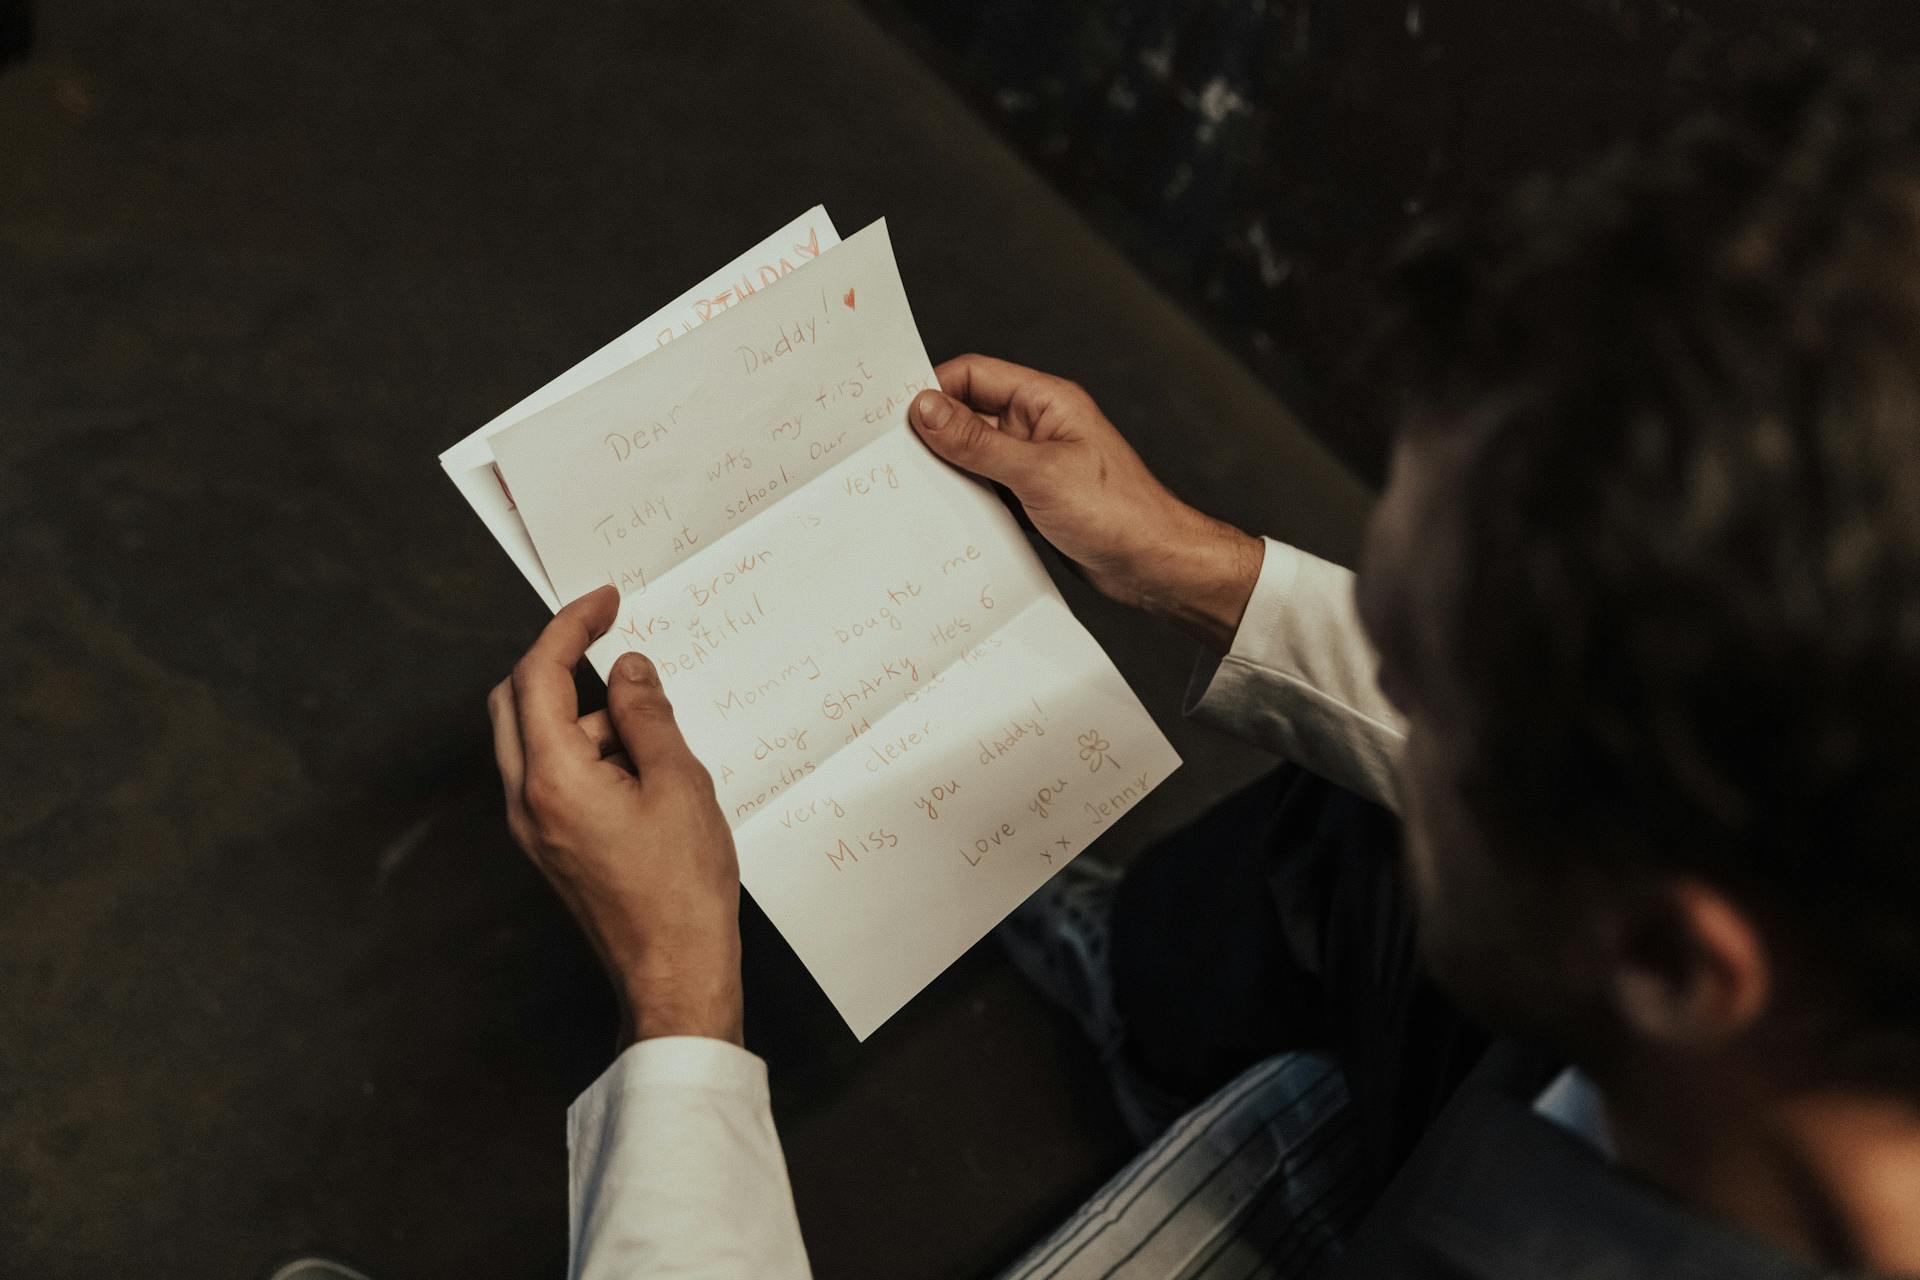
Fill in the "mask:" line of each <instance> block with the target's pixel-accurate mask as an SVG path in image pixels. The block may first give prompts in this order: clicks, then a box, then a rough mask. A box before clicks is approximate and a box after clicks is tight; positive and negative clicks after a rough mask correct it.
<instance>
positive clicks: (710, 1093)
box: [567, 539, 1406, 1280]
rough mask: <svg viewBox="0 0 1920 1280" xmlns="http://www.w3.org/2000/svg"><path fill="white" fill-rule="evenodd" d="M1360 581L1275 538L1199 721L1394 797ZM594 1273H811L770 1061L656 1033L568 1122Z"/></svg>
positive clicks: (1392, 758) (1393, 744) (1387, 726)
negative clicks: (774, 1104) (776, 1115)
mask: <svg viewBox="0 0 1920 1280" xmlns="http://www.w3.org/2000/svg"><path fill="white" fill-rule="evenodd" d="M1374 669H1375V659H1374V655H1373V650H1372V648H1371V647H1370V646H1369V645H1368V644H1367V640H1366V636H1365V634H1364V633H1363V632H1362V631H1361V629H1360V623H1359V618H1358V616H1357V614H1356V613H1355V611H1354V603H1353V574H1352V573H1351V572H1349V571H1348V570H1346V569H1342V568H1340V567H1339V566H1338V565H1334V564H1329V563H1327V562H1326V561H1324V560H1320V559H1317V558H1315V557H1314V556H1311V555H1308V554H1307V553H1306V552H1303V551H1300V550H1298V549H1297V548H1294V547H1290V546H1287V545H1285V544H1283V543H1279V542H1274V541H1273V540H1271V539H1268V540H1267V542H1266V552H1265V557H1264V559H1263V560H1262V562H1261V566H1260V579H1259V582H1258V584H1257V585H1256V586H1255V588H1254V591H1253V596H1252V598H1251V599H1250V600H1249V601H1248V602H1247V611H1246V616H1245V617H1244V618H1243V619H1242V620H1241V623H1240V628H1239V630H1238V632H1237V633H1236V634H1235V635H1234V638H1233V646H1232V648H1231V649H1230V650H1229V651H1228V653H1227V655H1226V656H1225V657H1224V658H1221V659H1220V660H1219V661H1218V662H1215V661H1213V660H1211V659H1208V660H1205V661H1203V662H1202V663H1201V664H1200V666H1199V668H1198V669H1196V671H1195V673H1194V681H1193V686H1192V688H1191V690H1190V692H1189V697H1188V703H1187V708H1186V709H1187V712H1188V714H1190V715H1194V716H1197V717H1198V718H1200V719H1201V720H1203V721H1206V722H1209V723H1212V724H1214V725H1216V726H1217V727H1219V728H1221V729H1224V730H1226V731H1227V732H1229V733H1233V734H1235V735H1237V736H1239V737H1241V738H1244V739H1246V740H1247V741H1249V742H1252V743H1253V744H1255V745H1256V746H1260V747H1263V748H1266V749H1267V750H1269V751H1271V752H1273V753H1274V754H1275V755H1278V756H1280V757H1282V758H1284V759H1288V760H1291V761H1294V762H1295V763H1297V764H1299V765H1301V766H1303V767H1305V768H1307V769H1309V770H1311V771H1313V772H1314V773H1318V774H1320V775H1321V776H1322V777H1325V778H1327V779H1329V780H1331V781H1333V782H1337V783H1339V784H1340V785H1342V786H1344V787H1347V788H1348V789H1350V790H1353V791H1356V792H1358V793H1360V794H1361V795H1363V796H1366V797H1368V798H1369V799H1372V800H1376V801H1378V802H1380V803H1382V804H1385V805H1389V806H1391V805H1393V804H1394V794H1393V770H1394V765H1395V762H1396V760H1397V759H1398V758H1399V754H1400V747H1401V744H1402V743H1403V742H1404V741H1405V737H1406V734H1405V730H1404V728H1403V726H1402V724H1401V721H1400V718H1399V716H1398V715H1397V714H1396V713H1395V712H1394V710H1393V709H1392V707H1391V706H1389V705H1388V703H1387V701H1386V699H1385V698H1384V697H1382V696H1381V694H1380V692H1379V690H1378V689H1377V688H1376V687H1375V683H1374ZM567 1147H568V1153H569V1160H570V1165H571V1180H570V1188H569V1196H568V1209H569V1217H570V1219H571V1224H570V1230H571V1239H572V1255H571V1256H572V1261H571V1264H570V1266H569V1269H568V1274H569V1275H570V1276H573V1277H578V1278H580V1280H630V1278H632V1277H640V1276H645V1277H657V1276H672V1277H675V1278H676V1280H680V1278H683V1277H684V1278H687V1280H696V1278H697V1280H722V1278H724V1280H738V1278H740V1277H753V1280H788V1278H789V1277H804V1276H808V1275H810V1274H811V1272H810V1270H809V1268H808V1266H807V1254H806V1248H805V1246H804V1245H803V1244H802V1243H801V1239H800V1224H799V1221H798V1219H797V1218H796V1217H795V1216H794V1211H793V1191H792V1188H791V1187H790V1186H789V1185H788V1182H787V1166H786V1161H785V1159H784V1158H783V1157H782V1155H781V1153H780V1139H779V1137H778V1135H777V1134H775V1132H774V1128H773V1113H772V1111H771V1110H770V1108H769V1106H768V1100H767V1067H766V1063H764V1062H762V1061H761V1060H760V1059H759V1058H757V1057H755V1056H754V1055H753V1054H750V1053H748V1052H747V1051H746V1050H744V1049H741V1048H739V1047H737V1046H735V1045H731V1044H727V1043H724V1042H722V1041H719V1040H704V1039H699V1038H697V1037H688V1036H680V1037H668V1038H663V1039H657V1040H643V1041H641V1042H640V1043H639V1044H636V1045H634V1046H633V1047H632V1048H630V1049H628V1050H627V1051H626V1052H625V1053H623V1054H621V1055H620V1057H619V1058H618V1059H616V1060H615V1061H614V1064H613V1065H612V1066H611V1067H609V1068H607V1071H606V1073H605V1074H604V1075H602V1076H601V1077H600V1078H599V1079H598V1080H597V1081H595V1082H594V1083H593V1085H592V1087H591V1088H589V1089H588V1090H587V1091H586V1092H585V1093H583V1094H581V1095H580V1097H579V1098H578V1099H577V1100H576V1101H575V1102H574V1104H573V1106H572V1107H571V1108H570V1109H569V1110H568V1112H567Z"/></svg>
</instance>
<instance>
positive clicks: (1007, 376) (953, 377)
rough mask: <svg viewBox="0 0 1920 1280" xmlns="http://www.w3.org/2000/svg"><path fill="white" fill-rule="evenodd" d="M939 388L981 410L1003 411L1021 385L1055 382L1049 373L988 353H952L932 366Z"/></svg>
mask: <svg viewBox="0 0 1920 1280" xmlns="http://www.w3.org/2000/svg"><path fill="white" fill-rule="evenodd" d="M933 374H934V376H935V377H936V378H939V379H940V389H941V390H942V391H945V392H946V393H947V394H948V395H950V396H952V397H953V398H954V399H956V400H958V401H960V402H961V403H962V404H966V405H969V406H971V407H972V408H974V409H976V410H978V411H979V412H981V413H1005V412H1006V411H1007V408H1008V406H1009V405H1011V404H1012V403H1013V397H1014V394H1015V393H1016V392H1018V391H1019V390H1020V389H1021V388H1022V387H1032V386H1034V385H1035V384H1045V383H1053V382H1058V381H1059V379H1058V378H1056V377H1054V376H1053V375H1052V374H1050V373H1042V372H1040V370H1038V369H1029V368H1027V366H1025V365H1023V364H1014V363H1013V362H1012V361H1010V360H996V359H994V358H993V357H992V356H978V355H964V356H955V357H954V358H953V359H951V360H948V361H946V362H945V363H944V364H939V365H936V366H934V370H933Z"/></svg>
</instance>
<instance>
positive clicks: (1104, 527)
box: [907, 356, 1263, 653]
mask: <svg viewBox="0 0 1920 1280" xmlns="http://www.w3.org/2000/svg"><path fill="white" fill-rule="evenodd" d="M935 372H936V373H937V374H938V375H939V377H940V386H941V388H942V390H943V391H944V394H942V392H941V391H932V390H928V391H922V392H921V393H920V394H919V395H918V396H916V397H914V401H913V404H912V406H911V408H910V409H909V411H908V414H907V420H908V421H909V422H911V423H912V424H913V427H914V430H916V431H917V432H919V434H920V438H921V439H922V440H924V441H926V443H927V447H928V448H930V449H932V450H933V451H934V452H935V453H937V454H939V455H940V456H941V457H942V458H945V459H946V460H947V461H948V462H951V463H953V464H954V465H955V466H957V467H960V468H961V469H963V470H966V471H971V472H973V473H974V474H975V475H980V476H984V477H986V478H987V479H989V480H992V481H995V482H996V483H999V484H1002V485H1005V486H1006V487H1007V488H1008V489H1010V490H1012V491H1013V495H1014V497H1016V498H1018V499H1019V501H1020V505H1021V507H1022V508H1024V509H1025V511H1026V513H1027V517H1028V518H1029V519H1031V520H1032V521H1033V525H1034V528H1036V529H1038V530H1039V531H1040V534H1041V536H1042V537H1044V538H1046V540H1047V541H1048V542H1050V543H1052V544H1053V545H1054V546H1055V547H1056V548H1058V549H1059V550H1060V552H1061V553H1062V554H1064V555H1065V556H1066V557H1067V558H1068V559H1070V560H1072V561H1073V562H1074V563H1075V564H1077V565H1078V566H1079V567H1080V569H1081V571H1082V572H1083V573H1085V574H1086V577H1087V580H1088V581H1089V582H1091V583H1092V584H1093V585H1094V586H1095V587H1097V588H1099V590H1100V591H1101V592H1102V593H1103V594H1105V595H1107V596H1108V597H1110V598H1112V599H1114V600H1118V601H1119V602H1121V603H1122V604H1127V605H1132V606H1133V607H1135V608H1138V609H1144V610H1146V611H1147V612H1149V613H1154V614H1158V615H1160V616H1162V617H1165V618H1168V619H1170V620H1172V621H1173V622H1175V623H1177V624H1179V625H1180V626H1182V627H1184V628H1185V629H1186V630H1187V631H1189V632H1191V633H1192V634H1193V635H1195V636H1196V637H1198V638H1199V639H1200V640H1201V641H1202V642H1203V643H1205V644H1208V645H1211V646H1212V647H1213V648H1214V649H1216V650H1218V651H1220V652H1222V653H1224V652H1225V651H1226V650H1227V648H1228V646H1230V645H1231V644H1232V643H1233V633H1234V632H1235V630H1237V629H1238V628H1239V625H1240V617H1241V614H1242V613H1244V612H1245V610H1246V604H1247V598H1248V597H1249V596H1250V595H1252V594H1253V586H1254V582H1255V581H1256V580H1257V579H1258V578H1259V576H1260V560H1261V556H1262V554H1263V552H1262V549H1261V543H1260V540H1259V539H1258V538H1255V537H1252V536H1251V535H1249V534H1246V533H1242V532H1241V531H1240V530H1238V529H1236V528H1234V527H1233V526H1232V525H1229V524H1226V523H1225V522H1223V521H1220V520H1215V519H1214V518H1213V517H1211V516H1208V515H1204V514H1202V513H1201V512H1199V511H1196V510H1195V509H1194V508H1192V507H1190V506H1188V505H1187V504H1186V503H1184V502H1182V501H1180V499H1178V498H1176V497H1174V496H1173V494H1172V493H1171V492H1169V491H1168V489H1167V487H1166V486H1165V485H1163V484H1161V483H1160V482H1159V481H1158V480H1157V479H1155V478H1154V476H1153V473H1152V472H1150V471H1148V470H1147V467H1146V464H1145V463H1143V462H1141V461H1140V455H1139V454H1137V453H1135V452H1134V451H1133V449H1132V447H1131V446H1129V445H1128V444H1127V442H1126V440H1125V439H1124V438H1123V437H1122V436H1121V435H1120V432H1119V431H1118V430H1117V429H1116V428H1115V427H1114V425H1113V424H1112V423H1111V422H1109V421H1107V417H1106V415H1105V414H1103V413H1101V412H1100V407H1099V406H1098V405H1096V404H1095V403H1094V402H1093V397H1091V396H1089V395H1088V394H1087V393H1086V392H1085V391H1083V390H1081V389H1080V388H1079V387H1078V386H1076V385H1075V384H1073V383H1071V382H1068V381H1067V380H1066V379H1064V378H1056V377H1054V376H1053V375H1051V374H1046V373H1040V372H1037V371H1036V370H1033V369H1027V368H1023V367H1021V366H1020V365H1017V364H1008V363H1007V362H1006V361H1004V360H994V359H990V358H988V357H986V356H960V357H958V358H956V359H953V360H949V361H947V362H946V363H945V364H943V365H941V366H940V367H939V368H938V369H937V370H935Z"/></svg>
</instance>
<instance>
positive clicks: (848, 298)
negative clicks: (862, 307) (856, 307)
mask: <svg viewBox="0 0 1920 1280" xmlns="http://www.w3.org/2000/svg"><path fill="white" fill-rule="evenodd" d="M840 301H842V302H844V303H846V304H847V310H849V311H851V310H853V290H851V289H849V290H847V292H846V296H844V297H842V298H841V299H840Z"/></svg>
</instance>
